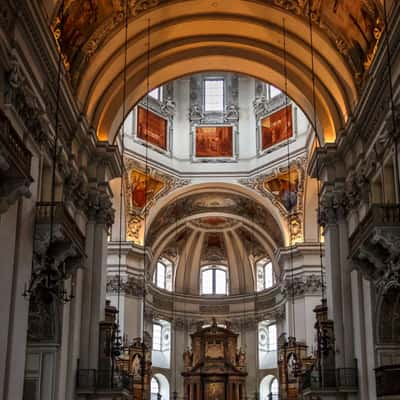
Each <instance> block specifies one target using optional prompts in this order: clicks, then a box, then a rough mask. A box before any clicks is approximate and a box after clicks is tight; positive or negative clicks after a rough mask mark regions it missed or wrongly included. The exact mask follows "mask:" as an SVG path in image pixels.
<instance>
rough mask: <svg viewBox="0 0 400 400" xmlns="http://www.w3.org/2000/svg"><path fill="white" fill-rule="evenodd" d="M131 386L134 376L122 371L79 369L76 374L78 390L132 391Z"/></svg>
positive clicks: (85, 391) (86, 391) (84, 391)
mask: <svg viewBox="0 0 400 400" xmlns="http://www.w3.org/2000/svg"><path fill="white" fill-rule="evenodd" d="M131 388H132V378H131V377H130V376H129V375H127V374H125V373H122V372H114V373H113V372H112V371H111V370H97V369H79V370H78V371H77V374H76V390H77V391H78V392H81V393H82V392H83V393H88V392H107V391H115V392H120V391H123V390H127V391H131Z"/></svg>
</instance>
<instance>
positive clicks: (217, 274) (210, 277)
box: [200, 266, 228, 295]
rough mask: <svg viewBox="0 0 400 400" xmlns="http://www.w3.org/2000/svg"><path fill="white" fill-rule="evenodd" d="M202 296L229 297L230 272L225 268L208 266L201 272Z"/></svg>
mask: <svg viewBox="0 0 400 400" xmlns="http://www.w3.org/2000/svg"><path fill="white" fill-rule="evenodd" d="M200 294H202V295H227V294H228V271H227V268H226V267H223V266H206V267H203V268H202V269H201V272H200Z"/></svg>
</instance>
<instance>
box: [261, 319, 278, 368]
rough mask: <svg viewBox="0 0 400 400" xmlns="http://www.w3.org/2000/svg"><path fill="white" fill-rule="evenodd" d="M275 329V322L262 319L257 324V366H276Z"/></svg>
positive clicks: (276, 344)
mask: <svg viewBox="0 0 400 400" xmlns="http://www.w3.org/2000/svg"><path fill="white" fill-rule="evenodd" d="M277 349H278V343H277V331H276V324H274V323H271V321H262V322H260V323H259V325H258V359H259V368H260V369H266V368H276V366H277V354H276V353H277Z"/></svg>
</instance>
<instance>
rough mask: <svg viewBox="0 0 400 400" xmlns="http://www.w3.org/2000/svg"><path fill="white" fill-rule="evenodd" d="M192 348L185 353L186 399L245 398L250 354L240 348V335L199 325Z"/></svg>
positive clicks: (238, 399)
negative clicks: (238, 344)
mask: <svg viewBox="0 0 400 400" xmlns="http://www.w3.org/2000/svg"><path fill="white" fill-rule="evenodd" d="M191 338H192V350H190V349H187V350H186V351H185V352H184V353H183V360H184V366H185V371H184V372H182V375H183V377H184V387H185V397H184V398H185V400H244V398H245V396H246V377H247V372H246V355H245V353H244V352H242V351H241V350H239V351H237V341H238V335H237V334H236V333H234V332H232V331H231V330H230V329H228V328H223V327H221V326H218V325H217V323H216V322H215V320H214V321H213V324H212V325H211V326H207V327H204V328H199V329H198V330H197V331H196V332H195V333H193V334H192V335H191Z"/></svg>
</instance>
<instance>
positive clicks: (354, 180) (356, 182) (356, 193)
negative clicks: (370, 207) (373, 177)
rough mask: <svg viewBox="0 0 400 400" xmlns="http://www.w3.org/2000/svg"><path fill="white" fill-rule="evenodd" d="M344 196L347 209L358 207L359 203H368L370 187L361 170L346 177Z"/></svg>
mask: <svg viewBox="0 0 400 400" xmlns="http://www.w3.org/2000/svg"><path fill="white" fill-rule="evenodd" d="M345 195H346V198H347V201H348V207H349V209H354V208H356V207H358V206H359V205H360V203H361V202H366V203H368V201H369V195H370V185H369V180H368V179H367V177H366V176H365V174H364V173H363V170H361V171H360V172H355V171H353V172H351V173H350V174H349V175H348V177H347V179H346V183H345Z"/></svg>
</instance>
